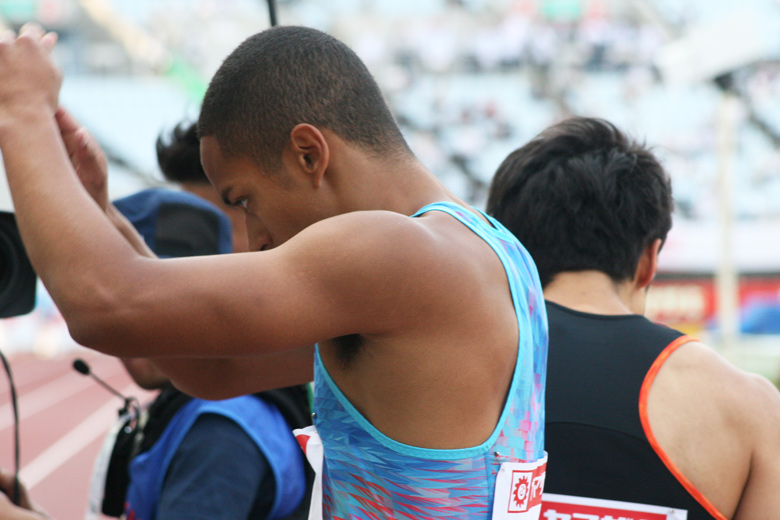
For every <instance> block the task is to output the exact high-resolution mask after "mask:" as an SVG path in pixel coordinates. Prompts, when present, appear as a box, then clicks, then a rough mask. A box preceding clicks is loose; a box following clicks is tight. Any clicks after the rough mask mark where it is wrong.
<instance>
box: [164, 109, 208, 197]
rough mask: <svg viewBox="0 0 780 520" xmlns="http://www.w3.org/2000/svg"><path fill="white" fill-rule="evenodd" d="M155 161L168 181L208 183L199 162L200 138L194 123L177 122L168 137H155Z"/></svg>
mask: <svg viewBox="0 0 780 520" xmlns="http://www.w3.org/2000/svg"><path fill="white" fill-rule="evenodd" d="M157 163H158V164H159V165H160V170H161V171H162V174H163V177H165V179H166V180H168V181H170V182H176V183H187V182H190V183H197V184H208V183H209V179H208V177H206V172H205V171H203V166H202V165H201V163H200V139H198V126H197V124H196V123H179V124H178V125H177V126H176V127H175V128H174V129H173V130H172V131H171V133H170V135H169V136H168V139H165V138H163V136H162V135H161V136H159V137H158V138H157Z"/></svg>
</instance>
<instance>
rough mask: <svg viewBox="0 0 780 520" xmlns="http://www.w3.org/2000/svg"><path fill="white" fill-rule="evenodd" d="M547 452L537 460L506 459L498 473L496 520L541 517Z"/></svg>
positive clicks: (494, 519)
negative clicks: (515, 460) (518, 460)
mask: <svg viewBox="0 0 780 520" xmlns="http://www.w3.org/2000/svg"><path fill="white" fill-rule="evenodd" d="M546 472H547V454H546V453H545V456H544V458H543V459H541V460H538V461H535V462H504V463H503V464H501V469H499V471H498V475H496V488H495V492H494V498H493V520H538V519H539V514H540V512H541V507H542V493H543V491H544V478H545V475H546Z"/></svg>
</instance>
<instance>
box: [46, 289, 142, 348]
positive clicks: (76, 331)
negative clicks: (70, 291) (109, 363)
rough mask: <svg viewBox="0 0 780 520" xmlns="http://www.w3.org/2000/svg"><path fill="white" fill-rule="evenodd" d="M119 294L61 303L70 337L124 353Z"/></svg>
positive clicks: (95, 294)
mask: <svg viewBox="0 0 780 520" xmlns="http://www.w3.org/2000/svg"><path fill="white" fill-rule="evenodd" d="M118 301H119V298H110V297H108V296H106V295H105V294H104V295H102V296H100V295H98V293H97V292H94V293H93V294H92V295H91V296H90V297H88V298H81V299H77V300H73V301H70V302H68V303H67V305H63V306H62V307H61V312H62V316H63V318H64V319H65V323H66V324H67V326H68V332H69V333H70V336H71V338H73V340H74V341H75V342H76V343H78V344H79V345H83V346H85V347H88V348H91V349H93V350H97V351H99V352H103V353H104V354H109V355H114V356H118V355H122V354H123V351H122V343H123V341H122V340H123V339H126V338H127V334H124V333H123V332H122V329H123V327H122V315H123V314H124V313H123V311H122V308H121V306H120V305H119V303H118Z"/></svg>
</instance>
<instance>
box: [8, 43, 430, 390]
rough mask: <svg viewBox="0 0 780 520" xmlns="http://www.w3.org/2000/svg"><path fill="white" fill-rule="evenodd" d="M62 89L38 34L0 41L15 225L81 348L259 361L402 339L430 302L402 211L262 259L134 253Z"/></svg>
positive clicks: (340, 223) (412, 225) (346, 224)
mask: <svg viewBox="0 0 780 520" xmlns="http://www.w3.org/2000/svg"><path fill="white" fill-rule="evenodd" d="M58 83H59V77H58V74H57V72H56V69H55V68H54V67H53V65H52V64H51V62H50V59H49V56H48V51H47V49H46V48H45V46H43V45H42V44H41V36H40V34H37V33H29V34H26V35H25V36H23V37H20V38H19V39H18V40H16V41H14V42H9V41H7V40H6V41H4V42H3V43H2V44H0V148H2V150H3V153H4V160H5V163H6V170H7V174H8V180H9V184H10V186H11V191H12V196H13V198H14V202H15V207H16V212H17V218H18V220H19V227H20V231H21V233H22V237H23V240H24V241H25V245H26V246H27V249H28V252H29V254H30V258H31V260H32V262H33V265H34V266H35V268H36V270H37V272H38V274H39V276H40V277H41V279H42V280H43V281H44V283H45V284H46V286H47V288H48V289H49V292H50V294H51V295H52V298H53V299H54V301H55V302H56V303H57V305H58V307H59V308H60V310H61V311H62V314H63V316H64V317H65V320H66V322H67V323H68V326H69V328H70V331H71V335H72V336H73V337H74V339H75V340H76V341H78V342H79V343H81V344H83V345H86V346H88V347H91V348H95V349H97V350H100V351H102V352H106V353H109V354H112V355H118V356H122V357H169V356H200V357H233V356H249V357H251V356H264V355H267V354H276V353H281V352H287V351H293V350H298V349H303V348H306V347H307V346H308V345H312V344H314V343H316V342H320V341H325V340H328V339H331V338H336V337H339V336H344V335H350V334H386V333H389V332H390V331H397V330H399V327H400V324H401V323H404V317H406V318H408V317H410V316H416V315H417V314H419V313H417V311H418V310H419V308H420V307H421V306H435V305H436V301H437V300H436V296H437V294H436V293H435V292H434V291H428V290H427V288H428V286H430V285H433V286H437V284H436V282H434V281H432V276H433V275H435V273H436V272H437V271H436V270H434V272H433V275H432V273H430V272H429V273H427V275H426V276H422V275H421V274H420V273H421V269H420V266H421V264H423V263H425V262H437V261H439V257H438V256H437V255H436V254H433V253H432V252H431V246H429V245H428V244H429V243H430V242H431V241H430V240H429V239H430V237H429V235H427V234H426V231H425V230H424V229H423V226H421V225H420V224H419V223H418V222H416V220H415V221H413V220H412V219H409V218H407V217H405V216H402V215H399V214H395V213H386V212H366V213H362V214H357V213H351V214H346V215H342V216H339V217H335V218H331V219H326V220H323V221H321V222H319V223H317V224H314V225H312V226H310V227H308V228H306V229H305V230H303V231H302V232H300V233H298V234H297V235H296V236H294V237H293V238H292V239H290V240H289V241H287V242H286V243H284V244H283V245H281V246H279V247H276V248H274V249H272V250H270V251H264V252H260V253H244V254H233V255H220V256H211V257H197V258H181V259H170V260H158V259H153V258H147V257H145V256H142V255H140V254H138V252H137V251H136V250H135V249H134V248H133V247H131V246H130V245H129V244H128V242H127V241H126V240H125V237H123V236H122V235H121V234H120V233H119V232H117V230H116V228H115V227H114V225H113V224H112V223H111V222H110V221H109V219H107V218H106V217H105V216H104V213H103V211H102V210H101V208H100V206H99V204H96V203H95V202H94V201H93V200H92V198H91V197H90V195H89V193H88V192H87V191H86V190H85V189H84V188H83V187H82V185H81V182H80V181H79V179H78V177H77V175H76V174H75V172H74V170H73V168H72V167H71V165H70V163H69V158H68V153H67V151H66V149H65V147H64V145H63V142H62V139H61V137H60V133H59V129H58V127H57V124H56V121H55V117H54V114H55V111H56V106H57V95H56V92H57V85H58ZM367 230H370V232H367ZM400 243H403V244H404V245H405V247H403V248H401V247H398V244H400ZM442 276H444V275H442ZM439 285H441V284H439ZM410 295H414V296H415V298H414V299H411V300H410V298H409V296H410ZM421 298H426V299H425V300H423V299H421ZM266 372H268V373H269V374H271V373H273V367H269V370H267V371H266ZM269 377H270V376H269Z"/></svg>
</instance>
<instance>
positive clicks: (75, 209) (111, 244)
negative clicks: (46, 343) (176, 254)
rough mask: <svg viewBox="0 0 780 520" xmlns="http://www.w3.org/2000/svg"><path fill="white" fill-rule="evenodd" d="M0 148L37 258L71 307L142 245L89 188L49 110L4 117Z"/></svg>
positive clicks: (60, 300)
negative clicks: (122, 230) (125, 233)
mask: <svg viewBox="0 0 780 520" xmlns="http://www.w3.org/2000/svg"><path fill="white" fill-rule="evenodd" d="M0 149H1V150H2V152H3V160H4V163H5V169H6V173H7V177H8V184H9V187H10V188H11V195H12V198H13V201H14V208H15V212H16V217H17V222H18V225H19V230H20V233H21V235H22V239H23V241H24V243H25V247H26V249H27V252H28V254H29V256H30V260H31V262H32V264H33V266H34V268H35V270H36V272H37V273H38V275H39V276H40V277H41V279H42V280H43V282H44V284H45V285H46V287H47V289H48V290H49V292H50V294H51V295H52V298H53V299H54V301H55V302H56V303H57V304H58V306H60V308H61V309H62V310H63V313H64V314H65V313H67V311H68V309H69V308H70V307H72V306H73V305H75V304H76V303H77V302H78V301H79V300H84V299H85V298H87V299H88V298H90V297H91V295H90V294H85V292H87V291H89V290H90V287H89V285H87V284H94V283H99V282H100V281H101V280H107V279H117V274H116V273H115V272H114V273H110V274H109V273H106V269H121V267H122V266H123V263H124V264H126V261H127V260H129V259H131V258H132V257H133V256H135V252H134V251H133V250H132V248H131V247H130V246H129V245H128V244H127V243H126V242H125V240H124V239H123V238H122V237H121V236H120V234H119V233H118V232H117V231H116V229H115V228H114V226H113V225H112V224H111V223H110V222H109V220H108V219H107V218H106V216H105V215H104V214H103V212H102V211H101V210H100V208H99V207H98V205H97V204H96V203H95V202H94V201H93V200H92V199H91V198H90V197H89V195H88V194H87V193H86V191H85V190H84V189H83V188H82V186H81V184H80V182H79V180H78V179H77V177H76V175H75V173H74V172H73V170H72V168H71V165H70V162H69V159H68V155H67V152H66V151H65V148H64V146H63V144H62V141H61V138H60V135H59V131H58V129H57V126H56V123H55V120H54V116H53V113H51V111H50V110H48V109H46V108H40V109H38V110H29V111H28V112H27V113H26V114H25V116H24V117H23V118H21V117H17V118H16V119H15V120H11V121H9V120H5V121H3V122H1V123H0ZM93 294H94V292H93Z"/></svg>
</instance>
